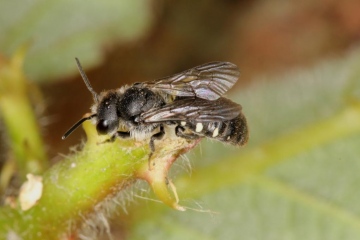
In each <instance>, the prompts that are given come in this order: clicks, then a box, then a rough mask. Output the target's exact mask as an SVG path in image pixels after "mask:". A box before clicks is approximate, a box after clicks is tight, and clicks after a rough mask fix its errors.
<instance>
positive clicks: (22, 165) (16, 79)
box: [0, 49, 48, 180]
mask: <svg viewBox="0 0 360 240" xmlns="http://www.w3.org/2000/svg"><path fill="white" fill-rule="evenodd" d="M24 52H25V49H20V50H19V51H18V53H17V54H15V56H14V57H13V59H11V61H0V114H1V118H2V120H3V122H4V125H5V129H6V132H7V135H8V137H9V147H10V149H11V153H12V154H11V155H12V157H13V159H15V161H16V166H17V171H18V173H19V176H20V179H21V180H25V176H26V174H27V173H33V174H40V173H42V172H43V171H44V170H45V169H46V168H47V166H48V162H47V158H46V154H45V150H44V143H43V141H42V138H41V136H40V128H39V126H38V123H37V119H36V117H35V114H34V110H33V107H32V106H31V104H30V100H29V97H28V93H29V92H28V88H27V87H28V86H29V85H28V83H27V80H26V79H25V77H24V75H23V73H22V64H23V61H22V60H23V57H24ZM10 159H12V158H11V157H10Z"/></svg>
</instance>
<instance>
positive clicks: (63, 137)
mask: <svg viewBox="0 0 360 240" xmlns="http://www.w3.org/2000/svg"><path fill="white" fill-rule="evenodd" d="M96 116H97V115H96V114H93V115H91V116H89V117H84V118H82V119H80V120H79V121H78V122H77V123H75V124H74V125H73V126H72V127H71V128H70V129H69V130H67V131H66V133H65V134H64V135H63V136H62V137H61V139H62V140H64V139H65V138H67V137H68V136H69V135H70V134H71V133H72V132H73V131H74V130H75V129H77V128H78V127H79V126H80V125H81V124H82V123H83V122H85V121H86V120H90V119H92V118H93V117H96Z"/></svg>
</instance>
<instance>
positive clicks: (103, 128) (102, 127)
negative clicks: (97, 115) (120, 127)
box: [96, 119, 109, 134]
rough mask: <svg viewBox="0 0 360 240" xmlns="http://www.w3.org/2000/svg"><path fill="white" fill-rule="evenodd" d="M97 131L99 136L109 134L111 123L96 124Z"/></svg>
mask: <svg viewBox="0 0 360 240" xmlns="http://www.w3.org/2000/svg"><path fill="white" fill-rule="evenodd" d="M96 130H97V132H98V133H99V134H107V133H108V131H109V122H108V121H107V120H103V119H102V120H100V121H99V122H98V123H97V124H96Z"/></svg>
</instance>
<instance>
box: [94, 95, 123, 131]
mask: <svg viewBox="0 0 360 240" xmlns="http://www.w3.org/2000/svg"><path fill="white" fill-rule="evenodd" d="M117 102H118V97H117V94H116V93H115V92H108V93H107V94H106V95H105V96H104V97H103V98H102V100H101V101H100V103H99V104H98V107H97V111H96V112H97V121H96V130H97V132H98V134H101V135H104V134H110V133H113V132H115V131H116V130H117V129H118V128H119V117H118V115H117Z"/></svg>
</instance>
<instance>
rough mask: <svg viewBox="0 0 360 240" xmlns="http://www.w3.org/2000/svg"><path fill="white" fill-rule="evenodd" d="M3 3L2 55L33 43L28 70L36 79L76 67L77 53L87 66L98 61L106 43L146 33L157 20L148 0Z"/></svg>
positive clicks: (0, 1)
mask: <svg viewBox="0 0 360 240" xmlns="http://www.w3.org/2000/svg"><path fill="white" fill-rule="evenodd" d="M0 6H1V8H0V54H5V55H7V56H8V57H10V56H12V55H13V53H14V52H15V51H16V49H18V48H19V46H21V45H23V44H27V43H30V46H31V47H30V50H29V54H28V56H27V59H26V61H25V72H26V76H28V77H29V78H31V79H33V80H34V81H44V80H49V79H52V78H55V77H59V76H61V77H63V76H64V75H67V74H70V73H72V72H74V71H75V69H76V66H74V63H73V59H74V57H79V58H80V59H81V62H82V64H83V65H84V66H86V67H88V66H94V65H96V64H99V63H100V61H101V55H102V53H103V49H104V47H105V46H106V45H109V44H111V43H115V42H116V43H119V42H120V43H121V42H126V41H133V40H135V39H137V38H139V37H141V36H143V35H144V34H145V32H146V30H147V29H148V27H149V26H150V24H151V20H152V18H151V9H150V2H149V1H145V0H132V1H130V0H120V1H117V0H106V1H95V0H91V1H81V0H62V1H51V0H50V1H47V0H35V1H16V0H15V1H7V0H0Z"/></svg>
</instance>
